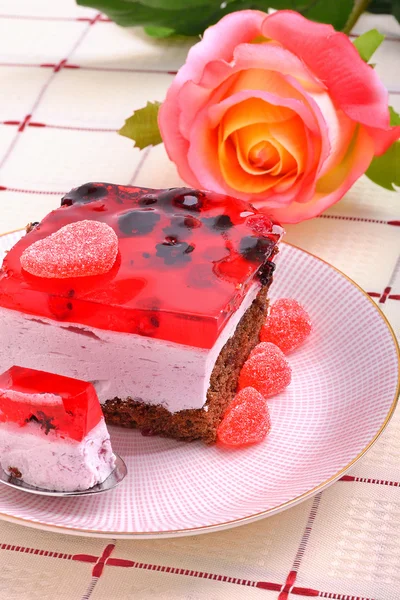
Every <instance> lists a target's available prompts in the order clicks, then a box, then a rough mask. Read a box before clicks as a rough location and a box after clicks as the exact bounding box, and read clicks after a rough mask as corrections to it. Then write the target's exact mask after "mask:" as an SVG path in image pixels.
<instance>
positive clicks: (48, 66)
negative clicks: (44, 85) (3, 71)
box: [0, 21, 178, 75]
mask: <svg viewBox="0 0 400 600" xmlns="http://www.w3.org/2000/svg"><path fill="white" fill-rule="evenodd" d="M100 22H101V21H100ZM55 66H56V65H55V64H54V63H40V64H39V63H8V62H7V63H6V62H0V67H36V68H39V67H43V68H45V69H54V67H55ZM63 69H83V70H85V71H106V72H110V73H112V72H115V73H151V74H153V75H176V74H177V72H178V71H171V70H169V71H165V70H163V69H135V68H127V67H92V66H86V65H73V64H69V63H66V64H65V65H64V66H63Z"/></svg>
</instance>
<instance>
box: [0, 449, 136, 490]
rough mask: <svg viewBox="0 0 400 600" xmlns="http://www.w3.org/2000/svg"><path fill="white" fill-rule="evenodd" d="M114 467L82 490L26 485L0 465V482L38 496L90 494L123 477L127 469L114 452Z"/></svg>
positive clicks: (113, 483)
mask: <svg viewBox="0 0 400 600" xmlns="http://www.w3.org/2000/svg"><path fill="white" fill-rule="evenodd" d="M114 456H115V468H114V470H113V471H112V473H110V475H109V476H108V477H107V479H106V480H105V481H103V483H98V484H97V485H95V486H93V487H92V488H90V489H88V490H82V491H77V492H56V491H51V490H45V489H43V488H39V487H34V486H33V485H28V484H27V483H25V482H24V481H22V480H21V479H18V478H17V477H13V476H12V475H8V474H7V473H5V472H4V471H3V469H2V468H1V467H0V483H4V484H5V485H8V486H9V487H12V488H15V489H16V490H21V491H23V492H28V493H29V494H37V495H39V496H55V497H57V498H67V497H70V496H90V495H91V494H101V493H102V492H108V491H109V490H112V489H114V488H115V487H116V486H117V485H119V484H120V483H121V481H123V479H125V477H126V475H127V473H128V469H127V468H126V464H125V463H124V461H123V460H122V458H121V457H120V456H118V454H115V453H114Z"/></svg>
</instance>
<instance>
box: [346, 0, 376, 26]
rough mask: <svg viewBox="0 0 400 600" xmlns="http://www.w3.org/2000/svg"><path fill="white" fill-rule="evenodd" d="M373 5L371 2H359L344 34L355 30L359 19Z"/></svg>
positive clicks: (359, 0)
mask: <svg viewBox="0 0 400 600" xmlns="http://www.w3.org/2000/svg"><path fill="white" fill-rule="evenodd" d="M370 4H371V0H358V2H356V3H355V5H354V8H353V10H352V11H351V13H350V16H349V20H348V21H347V23H346V25H345V26H344V27H343V33H347V34H348V33H350V32H351V30H352V29H353V27H354V25H355V24H356V23H357V21H358V19H359V18H360V17H361V15H362V14H363V12H365V11H366V10H367V8H368V6H369V5H370Z"/></svg>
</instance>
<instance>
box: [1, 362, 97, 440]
mask: <svg viewBox="0 0 400 600" xmlns="http://www.w3.org/2000/svg"><path fill="white" fill-rule="evenodd" d="M102 416H103V413H102V411H101V407H100V403H99V400H98V398H97V394H96V391H95V389H94V387H93V385H92V384H91V383H86V382H85V381H80V380H78V379H71V378H70V377H62V376H61V375H53V374H52V373H45V372H44V371H36V370H34V369H25V368H23V367H11V369H9V370H8V371H6V372H5V373H3V374H2V375H0V423H7V422H11V423H15V424H16V425H19V426H20V427H24V426H25V425H26V424H27V423H31V422H32V421H33V422H35V423H37V424H38V425H39V426H40V427H41V429H42V431H44V433H45V434H48V433H49V432H50V431H51V430H54V431H55V432H57V434H58V435H59V436H60V437H63V438H65V437H69V438H72V439H73V440H77V441H78V442H80V441H82V439H83V438H84V437H85V436H86V435H87V433H89V431H91V430H92V429H93V427H95V426H96V425H97V424H98V423H99V421H100V419H101V418H102Z"/></svg>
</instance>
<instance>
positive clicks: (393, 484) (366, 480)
mask: <svg viewBox="0 0 400 600" xmlns="http://www.w3.org/2000/svg"><path fill="white" fill-rule="evenodd" d="M339 481H356V482H359V483H373V484H375V485H388V486H389V487H400V481H390V480H388V479H371V478H370V477H355V476H354V475H343V477H341V478H340V479H339Z"/></svg>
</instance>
